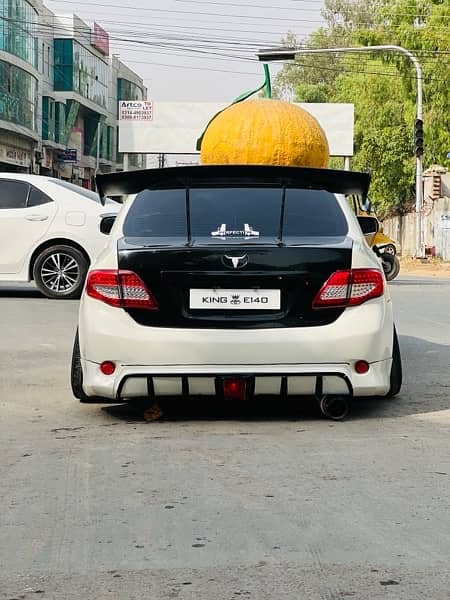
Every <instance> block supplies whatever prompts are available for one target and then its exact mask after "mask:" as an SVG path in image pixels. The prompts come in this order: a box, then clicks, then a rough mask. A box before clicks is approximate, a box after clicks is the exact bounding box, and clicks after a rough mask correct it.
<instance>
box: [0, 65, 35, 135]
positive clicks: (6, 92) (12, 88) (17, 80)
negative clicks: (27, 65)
mask: <svg viewBox="0 0 450 600" xmlns="http://www.w3.org/2000/svg"><path fill="white" fill-rule="evenodd" d="M37 91H38V82H37V79H35V78H34V77H33V76H32V75H30V74H29V73H27V72H26V71H24V70H23V69H19V68H18V67H15V66H14V65H10V64H9V63H6V62H4V61H0V119H3V120H4V121H9V122H10V123H17V124H18V125H23V126H24V127H27V128H28V129H31V130H33V131H36V127H37V126H36V114H37V100H38V93H37Z"/></svg>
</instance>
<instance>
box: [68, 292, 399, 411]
mask: <svg viewBox="0 0 450 600" xmlns="http://www.w3.org/2000/svg"><path fill="white" fill-rule="evenodd" d="M79 336H80V351H81V359H82V368H83V388H84V391H85V393H86V394H87V395H88V396H100V397H103V398H105V399H109V400H110V401H112V402H114V401H115V400H117V399H121V398H132V397H137V396H143V395H144V396H146V395H147V393H148V378H149V377H154V378H155V379H160V380H161V381H159V382H158V381H157V382H156V390H157V391H158V390H162V391H161V392H158V394H159V395H186V389H188V390H189V392H190V394H192V395H202V394H206V395H210V394H214V393H215V392H216V391H217V390H216V384H215V382H216V379H217V378H218V377H223V376H238V375H241V376H248V377H250V378H252V379H254V382H255V383H254V385H255V394H256V395H259V394H279V393H280V390H281V391H282V385H286V384H282V383H281V380H282V379H283V378H287V379H288V382H287V386H288V394H293V395H311V394H314V393H315V391H316V386H317V378H318V377H323V385H324V389H323V393H327V394H351V393H352V392H353V394H354V395H355V396H374V395H385V394H387V392H388V391H389V376H390V369H391V363H392V360H391V359H392V342H393V319H392V307H391V303H390V301H388V300H386V298H379V299H375V300H373V301H370V302H367V303H365V304H363V305H361V306H357V307H354V308H351V309H347V310H345V311H344V313H343V314H342V315H341V316H340V317H339V318H338V319H337V320H336V321H335V322H334V323H332V324H330V325H326V326H320V327H303V328H301V327H299V328H280V329H258V330H248V329H247V330H243V329H215V330H212V329H201V330H199V329H170V328H162V327H160V328H158V327H144V326H141V325H138V324H137V323H136V322H135V321H133V319H131V317H130V316H129V315H128V314H127V313H126V312H125V311H123V310H121V309H117V308H113V307H110V306H107V305H106V304H103V303H101V302H99V301H97V300H94V299H92V298H89V297H86V296H84V298H83V300H82V304H81V308H80V324H79ZM104 360H111V361H114V362H115V363H116V366H117V367H116V371H115V373H114V375H111V376H106V375H103V374H102V373H101V371H100V369H99V364H100V363H101V362H102V361H104ZM357 360H366V361H367V362H368V363H369V364H370V369H369V372H368V373H367V374H365V375H358V374H357V373H356V372H355V370H354V364H355V362H356V361H357ZM328 374H334V375H333V379H331V378H330V375H328ZM190 379H193V380H195V381H192V382H191V381H190ZM186 380H187V381H186ZM300 380H301V381H300ZM346 381H348V382H349V384H350V385H348V384H347V383H346ZM349 390H350V391H349Z"/></svg>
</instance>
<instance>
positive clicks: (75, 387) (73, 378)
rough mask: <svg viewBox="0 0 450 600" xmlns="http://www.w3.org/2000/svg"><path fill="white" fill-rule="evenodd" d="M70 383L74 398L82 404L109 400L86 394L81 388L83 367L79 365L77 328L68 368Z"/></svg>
mask: <svg viewBox="0 0 450 600" xmlns="http://www.w3.org/2000/svg"><path fill="white" fill-rule="evenodd" d="M70 385H71V388H72V393H73V395H74V396H75V398H78V400H79V401H80V402H82V403H83V404H101V403H105V402H106V403H108V402H110V401H109V400H106V399H104V398H99V397H98V396H87V395H86V394H85V392H84V390H83V369H82V367H81V358H80V341H79V337H78V330H77V333H76V334H75V341H74V343H73V352H72V367H71V370H70Z"/></svg>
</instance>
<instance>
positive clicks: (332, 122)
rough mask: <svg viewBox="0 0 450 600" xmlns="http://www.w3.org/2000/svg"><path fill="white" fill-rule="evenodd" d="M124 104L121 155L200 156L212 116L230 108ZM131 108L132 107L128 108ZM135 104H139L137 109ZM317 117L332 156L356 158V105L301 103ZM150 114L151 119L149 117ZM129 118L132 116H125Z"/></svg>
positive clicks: (222, 105)
mask: <svg viewBox="0 0 450 600" xmlns="http://www.w3.org/2000/svg"><path fill="white" fill-rule="evenodd" d="M142 104H146V103H143V102H120V103H119V105H124V106H123V108H122V107H120V110H119V113H121V114H122V116H121V118H120V120H119V152H125V153H126V152H128V153H133V152H136V153H139V154H183V155H184V154H196V153H197V151H196V142H197V139H198V138H199V137H200V135H201V134H202V132H203V130H204V129H205V126H206V125H207V123H208V122H209V121H210V119H211V117H212V116H213V115H215V114H216V113H218V112H219V111H220V110H222V109H224V108H225V107H226V106H229V103H220V104H219V103H215V102H156V101H155V102H153V103H152V102H148V103H147V104H150V105H151V109H150V110H148V111H147V112H146V111H144V110H142V108H141V105H142ZM126 105H130V107H128V106H126ZM132 105H136V109H133V106H132ZM298 106H301V107H302V108H304V109H305V110H307V111H308V112H309V113H310V114H311V115H313V116H314V117H316V119H317V120H318V121H319V123H320V125H321V126H322V129H323V130H324V131H325V134H326V136H327V139H328V144H329V146H330V154H331V156H353V131H354V119H355V110H354V105H353V104H299V105H298ZM146 114H148V115H149V116H147V117H145V115H146ZM125 115H129V117H128V116H125Z"/></svg>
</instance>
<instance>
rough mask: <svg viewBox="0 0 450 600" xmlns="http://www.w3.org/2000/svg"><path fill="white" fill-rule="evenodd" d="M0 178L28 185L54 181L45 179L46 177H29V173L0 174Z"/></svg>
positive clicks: (49, 178)
mask: <svg viewBox="0 0 450 600" xmlns="http://www.w3.org/2000/svg"><path fill="white" fill-rule="evenodd" d="M0 178H1V179H13V180H16V181H27V182H28V183H39V182H44V181H51V180H52V179H54V177H47V176H46V175H31V174H30V173H0Z"/></svg>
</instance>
